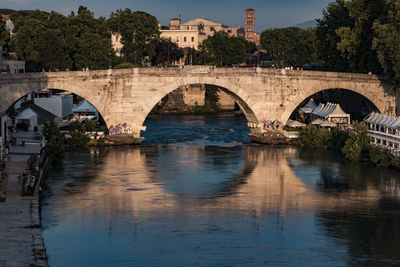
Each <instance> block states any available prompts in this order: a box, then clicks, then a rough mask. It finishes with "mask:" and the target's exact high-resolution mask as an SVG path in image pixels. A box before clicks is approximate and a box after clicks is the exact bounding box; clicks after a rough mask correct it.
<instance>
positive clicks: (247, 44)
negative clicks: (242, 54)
mask: <svg viewBox="0 0 400 267" xmlns="http://www.w3.org/2000/svg"><path fill="white" fill-rule="evenodd" d="M239 40H240V41H241V42H242V43H243V44H244V46H245V47H246V54H252V53H254V52H256V51H257V46H256V44H255V43H253V42H250V41H247V40H246V39H244V38H239Z"/></svg>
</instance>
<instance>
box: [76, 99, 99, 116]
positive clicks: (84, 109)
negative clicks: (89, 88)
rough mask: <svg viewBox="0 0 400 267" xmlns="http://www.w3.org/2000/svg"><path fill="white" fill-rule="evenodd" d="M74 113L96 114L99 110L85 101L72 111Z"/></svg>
mask: <svg viewBox="0 0 400 267" xmlns="http://www.w3.org/2000/svg"><path fill="white" fill-rule="evenodd" d="M72 112H73V113H96V114H97V109H96V108H95V107H94V106H93V105H92V104H90V103H89V102H88V101H86V100H84V101H83V102H82V103H81V104H80V105H79V106H77V107H75V108H73V109H72Z"/></svg>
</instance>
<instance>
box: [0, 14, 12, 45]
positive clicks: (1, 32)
mask: <svg viewBox="0 0 400 267" xmlns="http://www.w3.org/2000/svg"><path fill="white" fill-rule="evenodd" d="M9 36H10V35H9V34H8V31H7V30H6V22H5V20H3V19H2V18H0V46H3V48H4V47H6V46H7V44H8V42H9Z"/></svg>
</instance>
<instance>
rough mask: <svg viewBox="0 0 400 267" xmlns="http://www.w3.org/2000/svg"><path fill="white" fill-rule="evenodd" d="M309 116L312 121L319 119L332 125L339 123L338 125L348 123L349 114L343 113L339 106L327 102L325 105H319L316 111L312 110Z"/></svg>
mask: <svg viewBox="0 0 400 267" xmlns="http://www.w3.org/2000/svg"><path fill="white" fill-rule="evenodd" d="M311 115H312V118H313V119H314V120H315V119H316V118H320V119H323V120H327V121H330V122H333V123H339V124H349V123H350V114H347V113H346V112H344V111H343V109H342V108H341V107H340V105H339V104H333V103H330V102H328V103H327V104H326V105H324V104H319V106H318V107H317V108H316V109H314V111H313V112H312V113H311Z"/></svg>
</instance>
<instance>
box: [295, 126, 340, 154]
mask: <svg viewBox="0 0 400 267" xmlns="http://www.w3.org/2000/svg"><path fill="white" fill-rule="evenodd" d="M300 141H301V143H302V144H304V145H306V146H311V147H320V148H325V149H332V148H333V147H334V146H333V143H334V142H333V139H332V132H331V131H329V130H328V129H325V128H318V127H317V126H315V125H307V126H306V127H304V128H303V129H301V130H300Z"/></svg>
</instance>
